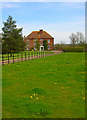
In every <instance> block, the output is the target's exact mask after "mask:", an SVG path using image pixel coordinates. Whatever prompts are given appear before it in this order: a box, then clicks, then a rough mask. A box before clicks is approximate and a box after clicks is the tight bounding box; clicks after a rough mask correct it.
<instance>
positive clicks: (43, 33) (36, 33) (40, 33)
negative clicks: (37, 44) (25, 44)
mask: <svg viewBox="0 0 87 120" xmlns="http://www.w3.org/2000/svg"><path fill="white" fill-rule="evenodd" d="M28 38H29V39H30V38H53V37H52V36H51V35H49V34H48V33H47V32H46V31H43V30H42V31H33V32H32V33H30V34H29V35H28V36H27V37H26V39H28Z"/></svg>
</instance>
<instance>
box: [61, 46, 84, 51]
mask: <svg viewBox="0 0 87 120" xmlns="http://www.w3.org/2000/svg"><path fill="white" fill-rule="evenodd" d="M63 51H64V52H84V51H85V48H84V47H65V48H63Z"/></svg>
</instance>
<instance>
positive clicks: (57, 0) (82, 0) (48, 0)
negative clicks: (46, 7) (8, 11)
mask: <svg viewBox="0 0 87 120" xmlns="http://www.w3.org/2000/svg"><path fill="white" fill-rule="evenodd" d="M1 2H86V0H1Z"/></svg>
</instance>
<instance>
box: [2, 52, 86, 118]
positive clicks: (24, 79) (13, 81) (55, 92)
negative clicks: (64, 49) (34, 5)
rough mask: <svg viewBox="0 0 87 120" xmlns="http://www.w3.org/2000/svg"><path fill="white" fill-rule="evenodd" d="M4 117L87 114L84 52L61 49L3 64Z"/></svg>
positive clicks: (77, 116)
mask: <svg viewBox="0 0 87 120" xmlns="http://www.w3.org/2000/svg"><path fill="white" fill-rule="evenodd" d="M2 77H3V79H2V88H3V92H2V100H3V106H2V113H3V116H2V117H3V118H84V117H85V54H84V53H62V54H58V55H54V56H48V57H44V58H40V59H33V60H30V61H24V62H19V63H15V64H7V65H4V66H3V67H2Z"/></svg>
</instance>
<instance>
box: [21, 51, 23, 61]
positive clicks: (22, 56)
mask: <svg viewBox="0 0 87 120" xmlns="http://www.w3.org/2000/svg"><path fill="white" fill-rule="evenodd" d="M21 60H22V62H23V53H21Z"/></svg>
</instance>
